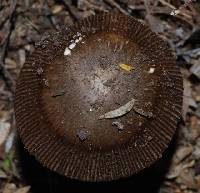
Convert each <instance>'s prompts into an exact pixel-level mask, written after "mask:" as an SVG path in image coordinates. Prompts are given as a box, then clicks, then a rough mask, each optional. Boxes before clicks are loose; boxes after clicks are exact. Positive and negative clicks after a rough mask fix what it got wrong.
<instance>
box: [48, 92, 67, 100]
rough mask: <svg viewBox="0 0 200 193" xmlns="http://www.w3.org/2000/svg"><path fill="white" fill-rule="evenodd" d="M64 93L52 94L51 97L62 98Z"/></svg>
mask: <svg viewBox="0 0 200 193" xmlns="http://www.w3.org/2000/svg"><path fill="white" fill-rule="evenodd" d="M65 93H66V92H65V91H60V92H56V93H54V94H52V95H51V96H52V97H54V98H56V97H59V96H63V95H64V94H65Z"/></svg>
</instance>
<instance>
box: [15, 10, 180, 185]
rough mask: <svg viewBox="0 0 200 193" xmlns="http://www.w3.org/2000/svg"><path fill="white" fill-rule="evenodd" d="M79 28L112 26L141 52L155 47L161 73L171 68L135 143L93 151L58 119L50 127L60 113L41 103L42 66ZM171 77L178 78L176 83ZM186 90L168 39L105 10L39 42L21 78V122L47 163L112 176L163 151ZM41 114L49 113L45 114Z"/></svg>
mask: <svg viewBox="0 0 200 193" xmlns="http://www.w3.org/2000/svg"><path fill="white" fill-rule="evenodd" d="M76 32H80V33H82V34H84V35H86V38H87V37H89V36H91V35H92V34H93V32H95V33H96V32H97V33H98V32H112V33H117V34H119V35H122V36H125V37H128V38H129V39H131V41H133V42H135V43H136V44H138V45H139V47H140V49H141V51H142V53H147V54H152V53H154V55H153V56H152V58H153V59H154V60H153V61H149V62H148V63H149V64H155V65H156V67H155V68H156V70H158V74H159V76H160V75H161V74H162V73H163V72H164V71H166V73H167V75H166V77H165V75H161V76H162V78H161V80H163V78H164V77H165V78H167V77H168V78H170V79H171V81H168V80H166V81H165V82H164V83H165V84H157V85H156V86H155V87H156V89H157V90H156V92H158V90H159V94H161V97H157V101H158V104H157V105H156V106H155V108H154V111H155V112H154V113H155V118H153V120H152V121H151V122H150V123H149V125H148V128H147V130H148V133H146V134H143V133H142V132H141V133H140V137H139V138H138V140H140V143H138V144H135V140H130V143H129V144H126V145H123V146H121V147H116V148H114V149H113V150H111V151H110V152H104V151H100V150H99V151H88V150H84V149H79V148H78V147H74V146H72V145H71V144H68V143H67V141H64V140H63V138H62V139H61V137H60V135H59V134H58V133H59V127H60V123H59V121H55V122H54V125H56V128H54V130H52V129H51V126H52V123H51V121H50V119H51V117H52V116H53V115H54V116H55V117H56V115H55V114H54V113H53V112H52V114H49V115H48V116H47V115H43V114H44V112H45V109H44V107H39V106H38V104H40V105H42V103H41V98H40V90H41V88H43V87H42V86H43V85H42V84H41V81H42V78H43V73H42V74H41V75H38V74H37V69H38V68H39V67H41V68H45V67H46V66H48V65H49V63H50V62H51V61H52V60H53V58H55V56H56V55H57V50H60V49H65V47H66V46H67V45H69V40H70V38H71V37H72V36H73V34H74V33H76ZM55 40H62V41H63V42H61V41H59V43H58V44H55V42H54V41H55ZM47 48H48V49H47ZM91 49H92V48H91V47H90V46H89V47H88V50H90V51H92V50H91ZM146 63H147V62H146ZM146 63H145V64H146ZM155 74H156V71H155ZM156 76H157V74H156ZM166 83H173V84H174V86H170V85H168V84H166ZM30 88H31V89H30ZM148 89H149V90H150V92H151V93H154V92H155V90H154V87H151V86H148ZM27 93H28V94H27ZM182 93H183V84H182V77H181V74H180V71H179V68H178V67H176V66H175V60H174V58H173V56H172V54H171V51H170V50H169V49H168V46H167V45H166V43H164V42H163V40H162V39H161V38H159V37H158V36H157V35H156V34H155V33H153V32H151V31H150V29H149V28H148V27H146V26H145V25H143V24H141V23H140V22H139V21H137V20H135V19H133V18H132V17H129V16H124V15H121V14H112V13H111V14H107V13H104V14H102V15H97V16H91V17H88V18H86V19H84V20H82V21H80V22H78V23H77V24H75V25H74V27H73V26H72V27H70V28H69V29H65V28H63V29H62V31H61V32H59V33H58V32H56V33H52V34H50V35H48V36H47V37H46V38H44V39H43V40H42V41H41V42H40V43H39V44H38V45H37V46H36V51H35V52H34V53H33V55H32V56H31V57H29V58H28V60H27V61H26V63H25V66H24V67H23V69H22V71H21V74H20V77H19V80H18V82H17V89H16V98H15V111H16V123H17V128H18V130H19V133H20V135H21V138H22V141H23V143H24V144H25V146H26V147H27V148H28V150H29V152H30V153H31V154H33V155H34V156H35V157H36V159H38V160H39V161H40V162H41V163H42V164H43V165H44V166H46V167H48V168H50V169H51V170H53V171H57V172H58V173H60V174H62V175H65V176H67V177H70V178H75V179H79V180H85V181H105V180H113V179H118V178H120V177H126V176H129V175H132V174H135V173H137V172H139V171H140V170H142V169H143V168H145V167H148V166H149V165H151V164H152V163H153V162H155V160H157V159H158V158H159V157H161V155H162V153H163V151H164V150H165V148H166V147H167V146H168V144H169V142H170V140H171V138H172V136H173V134H174V132H175V129H176V124H177V120H178V118H179V117H180V115H181V107H182ZM166 102H167V103H166ZM172 106H173V108H172ZM45 108H46V110H48V111H50V109H52V108H53V106H51V105H49V106H46V107H45ZM41 109H42V110H41ZM24 110H25V111H24ZM41 115H43V116H44V118H43V119H42V118H41V117H40V116H41ZM53 131H54V132H55V133H53ZM144 135H147V137H148V136H151V137H152V140H150V141H148V140H147V139H145V140H147V141H144V139H143V138H145V136H144Z"/></svg>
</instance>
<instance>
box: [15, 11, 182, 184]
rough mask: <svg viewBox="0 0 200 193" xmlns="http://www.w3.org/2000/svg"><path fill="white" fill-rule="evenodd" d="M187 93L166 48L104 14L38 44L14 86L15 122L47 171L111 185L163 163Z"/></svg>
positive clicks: (127, 21)
mask: <svg viewBox="0 0 200 193" xmlns="http://www.w3.org/2000/svg"><path fill="white" fill-rule="evenodd" d="M182 95H183V81H182V76H181V73H180V71H179V69H178V67H177V66H176V63H175V59H174V57H173V56H172V54H171V51H170V49H169V48H168V46H167V44H166V43H165V42H164V41H163V40H162V39H161V38H160V37H159V36H158V35H156V34H155V33H153V32H152V31H151V30H150V29H149V28H148V27H146V26H145V25H143V24H142V23H140V22H139V21H138V20H136V19H134V18H132V17H130V16H125V15H121V14H116V13H115V14H113V13H109V14H108V13H104V14H101V15H96V16H91V17H88V18H86V19H83V20H82V21H79V22H78V23H76V24H75V25H74V26H71V27H69V28H62V29H61V30H60V31H58V32H55V33H52V34H50V35H48V36H46V37H45V38H43V40H41V41H40V42H39V43H37V44H36V48H35V51H34V52H33V54H32V55H31V56H30V57H29V58H28V59H27V61H26V63H25V65H24V67H23V68H22V70H21V73H20V76H19V79H18V81H17V86H16V97H15V116H16V124H17V128H18V131H19V134H20V136H21V138H22V141H23V143H24V145H25V147H26V148H27V149H28V151H29V152H30V154H32V155H34V156H35V158H36V159H37V160H38V161H39V162H41V163H42V164H43V165H44V166H46V167H47V168H49V169H51V170H53V171H56V172H58V173H59V174H62V175H64V176H66V177H69V178H73V179H78V180H83V181H110V180H115V179H118V178H121V177H127V176H130V175H133V174H135V173H137V172H139V171H140V170H142V169H144V168H146V167H149V166H150V165H151V164H152V163H154V162H155V161H156V160H158V159H159V158H161V157H162V153H163V151H164V150H165V149H166V148H167V147H168V145H169V142H170V140H171V138H172V136H173V134H174V133H175V130H176V127H177V122H178V120H179V118H180V116H181V109H182Z"/></svg>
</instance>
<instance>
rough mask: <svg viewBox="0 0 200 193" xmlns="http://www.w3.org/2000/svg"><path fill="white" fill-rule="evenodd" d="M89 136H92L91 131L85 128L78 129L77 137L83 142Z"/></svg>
mask: <svg viewBox="0 0 200 193" xmlns="http://www.w3.org/2000/svg"><path fill="white" fill-rule="evenodd" d="M89 136H90V132H89V131H84V130H78V131H77V137H78V138H79V140H80V141H82V142H83V141H85V140H86V139H87V138H88V137H89Z"/></svg>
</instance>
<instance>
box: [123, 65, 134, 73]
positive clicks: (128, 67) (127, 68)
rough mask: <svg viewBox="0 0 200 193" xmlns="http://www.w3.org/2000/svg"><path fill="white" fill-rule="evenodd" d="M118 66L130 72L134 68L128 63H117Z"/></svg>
mask: <svg viewBox="0 0 200 193" xmlns="http://www.w3.org/2000/svg"><path fill="white" fill-rule="evenodd" d="M119 67H120V68H122V69H123V70H126V71H128V72H132V71H133V70H134V69H135V68H134V67H132V66H130V65H128V64H119Z"/></svg>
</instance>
